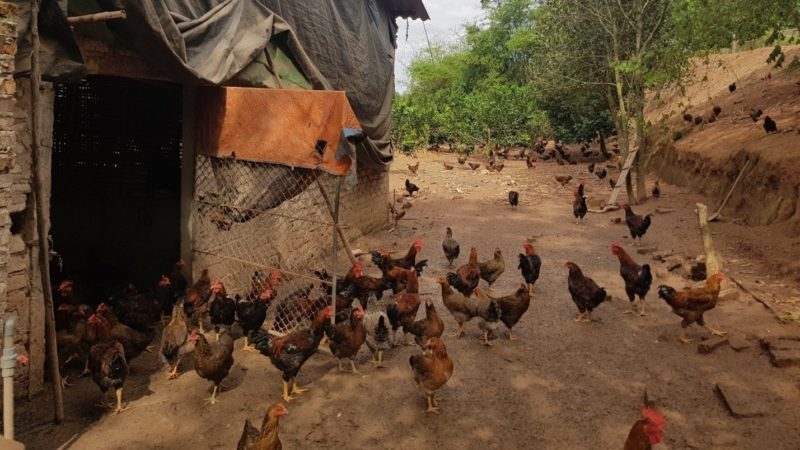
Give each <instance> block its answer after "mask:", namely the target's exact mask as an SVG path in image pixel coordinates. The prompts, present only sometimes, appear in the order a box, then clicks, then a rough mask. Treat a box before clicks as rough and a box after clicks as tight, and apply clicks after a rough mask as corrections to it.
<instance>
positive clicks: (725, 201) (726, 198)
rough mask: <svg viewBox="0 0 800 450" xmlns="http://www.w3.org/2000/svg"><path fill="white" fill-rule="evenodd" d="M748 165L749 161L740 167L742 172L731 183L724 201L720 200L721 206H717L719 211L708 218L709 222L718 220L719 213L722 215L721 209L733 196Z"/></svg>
mask: <svg viewBox="0 0 800 450" xmlns="http://www.w3.org/2000/svg"><path fill="white" fill-rule="evenodd" d="M749 165H750V160H747V161H745V162H744V166H742V170H741V171H740V172H739V176H737V177H736V180H735V181H734V182H733V186H731V189H730V190H729V191H728V195H726V196H725V199H724V200H722V204H721V205H719V209H718V210H717V212H715V213H714V215H712V216H711V217H709V218H708V221H709V222H713V221H715V220H717V219H719V216H720V213H722V208H724V207H725V205H727V204H728V200H730V198H731V194H733V190H734V189H736V185H737V184H739V181H740V180H741V179H742V175H744V170H745V169H747V166H749Z"/></svg>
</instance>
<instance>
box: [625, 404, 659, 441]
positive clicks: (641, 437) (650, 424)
mask: <svg viewBox="0 0 800 450" xmlns="http://www.w3.org/2000/svg"><path fill="white" fill-rule="evenodd" d="M641 413H642V417H644V419H640V420H637V421H636V423H634V424H633V427H631V431H630V432H629V433H628V439H627V440H626V441H625V447H623V450H651V449H652V448H653V445H656V444H658V443H660V442H661V440H662V438H663V432H664V427H665V426H666V424H667V421H666V420H664V416H662V415H661V413H660V412H659V411H658V410H657V409H652V408H642V409H641Z"/></svg>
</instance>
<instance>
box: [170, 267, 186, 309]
mask: <svg viewBox="0 0 800 450" xmlns="http://www.w3.org/2000/svg"><path fill="white" fill-rule="evenodd" d="M185 265H186V263H185V262H184V261H183V258H181V259H179V260H178V262H176V263H175V265H174V266H173V267H172V272H170V274H169V276H168V277H167V278H169V282H170V284H171V285H172V286H173V287H174V288H175V290H176V291H177V292H180V293H184V292H185V291H186V286H187V283H186V277H184V276H183V267H184V266H185ZM170 313H172V310H171V309H170Z"/></svg>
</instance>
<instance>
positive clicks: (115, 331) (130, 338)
mask: <svg viewBox="0 0 800 450" xmlns="http://www.w3.org/2000/svg"><path fill="white" fill-rule="evenodd" d="M96 314H97V316H99V317H100V318H101V319H102V320H104V321H106V322H107V325H108V326H109V327H110V329H111V337H112V338H114V339H116V340H118V341H119V342H120V343H121V344H122V346H123V347H124V348H125V357H126V359H127V360H128V361H130V360H132V359H134V358H136V357H137V356H139V354H141V353H142V351H144V350H147V351H151V348H150V342H151V341H152V340H153V337H154V335H155V332H154V331H153V330H146V331H138V330H134V329H133V328H131V327H129V326H127V325H125V324H123V323H120V322H119V321H118V320H117V317H116V316H115V315H114V313H113V312H112V311H111V310H110V309H109V308H108V307H107V306H106V305H105V303H100V304H99V305H98V306H97V312H96Z"/></svg>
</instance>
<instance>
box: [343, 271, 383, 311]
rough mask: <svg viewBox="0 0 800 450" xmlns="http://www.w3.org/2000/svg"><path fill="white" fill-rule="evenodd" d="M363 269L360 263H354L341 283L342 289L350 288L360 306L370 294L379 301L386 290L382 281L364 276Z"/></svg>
mask: <svg viewBox="0 0 800 450" xmlns="http://www.w3.org/2000/svg"><path fill="white" fill-rule="evenodd" d="M363 267H364V266H363V264H361V261H356V263H355V264H353V267H352V268H351V269H350V271H349V272H347V275H346V276H345V278H344V280H343V281H342V283H341V285H342V287H343V288H346V287H348V286H350V287H352V291H351V292H352V295H353V297H355V298H357V299H358V301H359V303H360V304H361V305H362V306H364V305H366V304H367V301H368V299H369V296H370V294H374V295H375V298H376V299H377V300H380V299H381V298H382V297H383V291H384V290H385V289H387V288H388V286H386V283H385V282H384V281H383V280H382V279H380V278H375V277H371V276H369V275H364V273H363ZM337 290H338V289H337Z"/></svg>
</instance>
